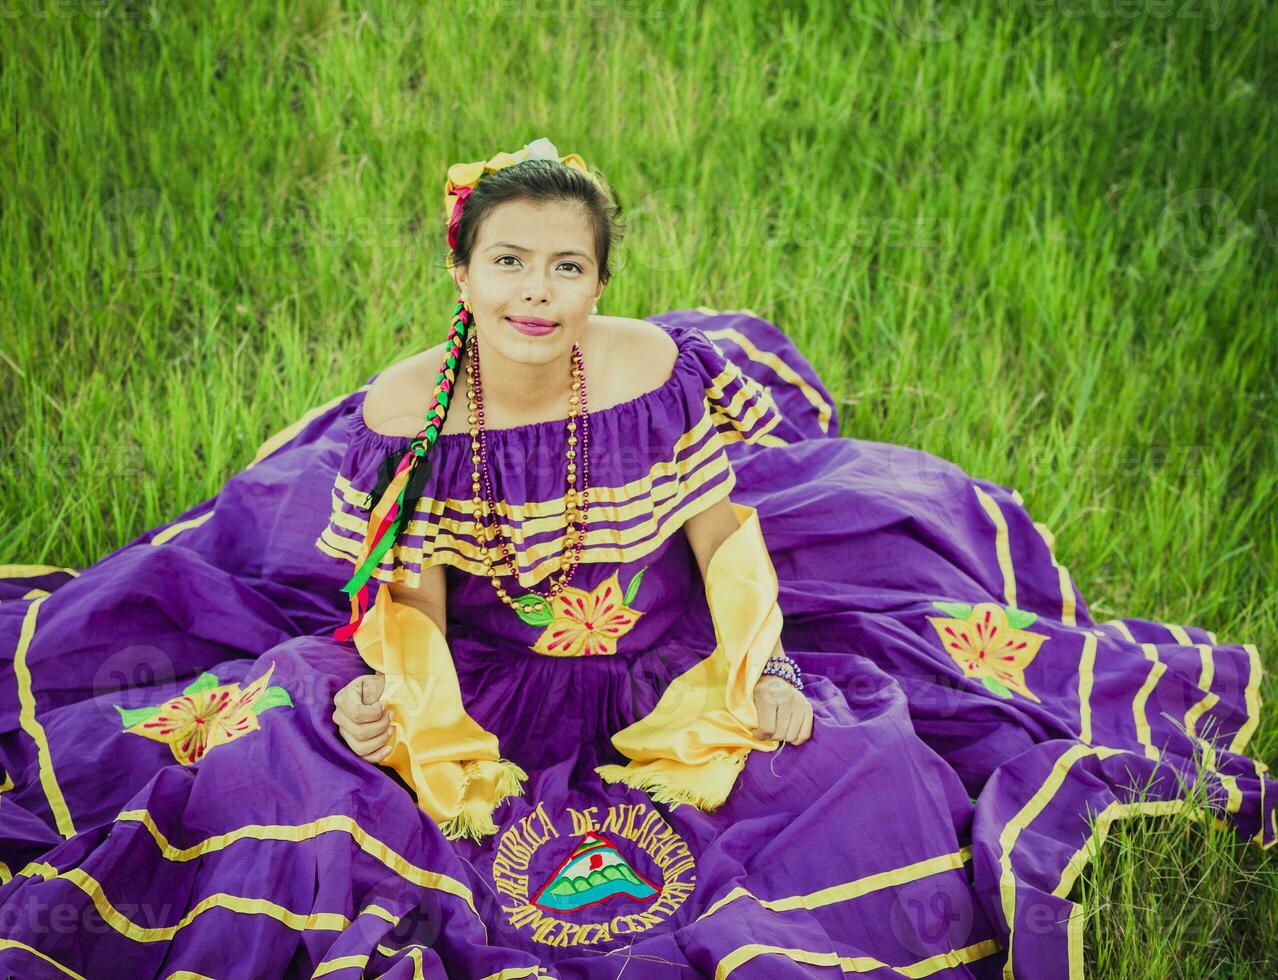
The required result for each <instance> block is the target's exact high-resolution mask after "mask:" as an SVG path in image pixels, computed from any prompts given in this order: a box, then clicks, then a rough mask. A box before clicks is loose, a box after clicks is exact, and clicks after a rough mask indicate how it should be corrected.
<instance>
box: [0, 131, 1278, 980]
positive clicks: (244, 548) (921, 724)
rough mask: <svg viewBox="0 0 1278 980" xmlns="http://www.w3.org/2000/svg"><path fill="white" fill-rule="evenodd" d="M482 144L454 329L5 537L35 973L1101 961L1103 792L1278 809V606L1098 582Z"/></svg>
mask: <svg viewBox="0 0 1278 980" xmlns="http://www.w3.org/2000/svg"><path fill="white" fill-rule="evenodd" d="M448 176H449V179H448V181H447V184H446V188H445V207H446V217H447V219H448V240H449V246H450V258H451V260H452V261H451V263H450V269H451V272H452V275H453V278H454V282H455V284H456V286H457V287H458V292H459V302H458V304H457V306H456V308H455V310H454V311H453V322H452V325H451V328H450V330H449V332H448V336H447V337H446V338H445V340H444V342H443V343H442V344H440V345H439V346H436V347H432V348H430V349H428V350H425V351H423V352H422V353H420V354H416V355H414V356H412V357H410V358H408V359H406V360H404V361H401V362H399V363H396V364H394V365H391V366H390V367H387V368H385V369H384V370H383V371H380V372H378V373H377V374H375V375H373V376H372V377H371V378H370V379H369V381H368V383H367V384H365V385H364V386H362V387H361V388H359V389H358V390H356V391H354V392H351V393H349V394H345V395H342V396H340V397H339V398H337V399H335V400H334V401H333V402H330V403H329V404H327V405H323V406H320V407H319V408H318V409H316V410H314V411H312V412H311V413H308V414H307V416H305V417H304V418H303V419H301V420H299V422H298V423H296V424H295V425H294V426H291V427H290V428H289V429H287V430H285V431H283V432H281V433H279V434H278V435H277V436H276V437H273V438H272V439H271V440H269V441H268V442H267V444H266V445H264V446H263V447H262V449H261V450H260V451H259V453H258V457H257V459H255V460H254V462H253V464H252V465H250V467H249V468H248V469H246V470H244V471H243V472H241V473H239V474H237V475H236V476H234V477H232V478H231V480H229V481H228V482H227V484H226V485H225V486H224V487H223V489H222V490H221V491H220V492H219V494H218V495H217V496H216V497H215V498H213V499H212V500H209V501H206V502H204V503H202V504H200V505H198V506H197V507H195V508H193V509H192V511H190V512H188V513H187V514H184V515H181V516H180V517H179V518H178V519H176V520H175V521H174V522H172V523H170V524H167V525H165V526H163V527H161V528H156V529H154V530H153V531H151V532H148V534H147V535H144V536H143V537H142V538H140V539H139V540H138V541H135V542H133V543H131V544H129V545H127V546H126V547H124V548H122V549H120V551H118V552H116V553H114V554H113V555H109V556H107V557H106V558H104V559H102V560H101V561H100V562H98V563H97V564H95V565H93V566H92V567H90V568H88V569H84V570H82V571H80V572H78V573H75V572H71V571H69V570H54V569H37V568H26V569H15V568H10V569H7V570H6V571H5V574H7V575H8V576H9V577H8V578H4V579H0V599H2V600H3V601H0V641H2V642H3V643H4V644H6V645H5V647H4V648H5V649H8V650H11V651H13V656H12V666H11V669H10V670H8V671H7V672H6V673H5V674H4V675H3V676H4V685H5V686H4V688H3V695H4V696H3V700H0V711H4V712H6V714H5V715H3V720H4V721H5V722H6V723H7V724H5V726H4V728H3V729H0V732H3V734H0V761H2V762H3V765H4V771H5V773H6V774H7V779H6V783H8V786H7V790H6V791H5V792H4V794H3V796H2V797H0V813H3V814H4V816H5V817H6V820H5V821H4V824H3V836H0V858H2V859H3V860H4V861H5V862H6V863H5V865H4V866H3V867H2V868H0V877H3V879H4V884H3V885H2V886H0V919H2V922H3V925H0V968H4V970H5V971H6V972H8V973H12V974H16V975H21V976H44V975H49V976H66V975H76V974H79V975H84V976H106V975H120V976H124V975H127V976H130V977H143V976H193V975H203V976H217V977H241V976H242V977H255V978H260V977H283V976H290V977H291V976H299V977H301V976H329V975H336V976H361V975H365V972H367V974H368V975H375V976H381V975H386V976H391V975H396V976H398V975H403V976H409V975H412V976H432V977H445V976H447V977H521V976H555V977H610V978H611V977H616V976H619V975H623V974H624V975H625V976H627V977H660V978H665V977H678V976H685V977H725V976H732V977H737V978H750V977H760V978H762V977H767V978H775V977H809V976H810V977H836V976H842V975H843V974H845V973H849V972H851V973H857V972H861V973H867V972H868V973H873V972H882V973H883V974H884V975H888V974H892V975H896V974H900V973H903V974H905V975H907V976H943V977H993V976H997V975H999V974H1000V973H1006V975H1022V976H1061V977H1065V976H1071V975H1074V974H1075V973H1076V972H1078V971H1079V970H1080V969H1081V966H1080V964H1079V962H1078V958H1079V955H1080V952H1081V940H1082V937H1081V934H1080V931H1079V928H1078V923H1079V922H1080V921H1081V919H1080V917H1079V915H1078V908H1077V906H1076V905H1075V903H1073V902H1072V901H1070V899H1069V894H1070V890H1071V886H1072V884H1073V882H1074V881H1075V880H1076V879H1077V877H1078V875H1079V873H1080V872H1081V870H1082V868H1083V867H1084V865H1085V862H1086V854H1087V851H1086V846H1087V844H1088V841H1089V838H1090V836H1091V834H1092V828H1091V826H1090V825H1089V822H1088V820H1089V816H1091V817H1095V816H1100V817H1101V823H1102V824H1104V823H1106V822H1108V821H1109V820H1112V819H1114V818H1115V817H1117V816H1123V815H1127V814H1130V813H1134V812H1142V811H1145V812H1166V811H1167V810H1168V809H1169V808H1171V807H1172V806H1175V805H1177V803H1178V801H1180V800H1181V799H1182V798H1183V796H1184V793H1185V787H1184V785H1182V782H1181V780H1184V779H1187V778H1188V779H1192V778H1194V776H1195V772H1196V767H1197V766H1201V767H1202V772H1203V774H1204V775H1203V776H1202V778H1204V779H1205V780H1206V782H1207V788H1208V789H1209V796H1210V800H1211V810H1210V812H1209V814H1208V816H1209V817H1211V818H1212V819H1219V820H1227V821H1229V822H1230V823H1231V824H1232V825H1233V826H1235V827H1236V828H1237V829H1238V830H1239V831H1240V832H1241V833H1243V834H1245V835H1247V836H1248V837H1252V838H1253V839H1255V840H1256V842H1257V843H1259V844H1261V845H1263V846H1269V845H1271V844H1272V843H1273V842H1274V840H1275V838H1276V835H1278V829H1276V828H1275V824H1274V819H1275V817H1274V805H1275V802H1276V801H1278V793H1276V792H1275V790H1278V787H1276V786H1275V785H1274V784H1273V782H1272V781H1271V780H1269V778H1268V776H1267V775H1266V773H1265V767H1264V766H1263V765H1262V764H1260V763H1257V762H1254V761H1252V760H1250V759H1248V758H1247V757H1245V756H1244V755H1242V754H1241V753H1242V752H1243V751H1244V750H1245V748H1246V744H1247V741H1248V738H1249V737H1250V735H1251V732H1252V731H1253V730H1254V728H1255V725H1256V722H1257V712H1258V710H1259V694H1258V683H1259V664H1258V659H1257V656H1256V651H1255V649H1254V648H1253V647H1250V646H1247V645H1243V646H1237V645H1228V644H1221V643H1218V642H1217V640H1216V638H1215V637H1214V636H1213V635H1212V634H1210V633H1207V632H1205V631H1204V630H1202V629H1198V628H1196V627H1182V626H1178V625H1169V624H1160V623H1157V622H1153V621H1148V620H1140V619H1133V618H1129V619H1123V620H1115V621H1111V622H1108V623H1104V624H1096V623H1095V622H1093V621H1092V619H1091V617H1090V616H1089V614H1088V612H1087V608H1086V605H1085V603H1084V602H1083V599H1082V597H1081V595H1080V594H1079V593H1078V591H1077V589H1076V588H1075V586H1074V583H1073V582H1072V580H1071V579H1070V577H1069V575H1068V573H1067V572H1066V571H1065V569H1063V568H1062V567H1061V566H1060V565H1059V564H1058V563H1057V561H1056V560H1055V557H1054V556H1053V553H1052V550H1051V543H1050V537H1049V536H1048V535H1047V533H1046V531H1045V529H1043V528H1042V527H1041V526H1039V525H1036V524H1035V523H1034V522H1033V521H1032V519H1031V518H1030V517H1029V515H1028V514H1027V513H1026V511H1025V509H1024V507H1023V506H1022V504H1021V500H1020V497H1019V495H1018V494H1016V493H1015V491H1012V490H1010V489H1008V488H1006V487H1002V486H999V485H997V484H992V483H989V482H987V481H983V480H979V479H973V478H971V477H969V476H967V475H966V474H964V473H962V472H961V471H960V470H958V469H957V468H956V467H954V466H953V465H951V464H949V463H947V462H945V461H943V460H939V459H937V458H935V457H932V456H929V455H927V454H924V453H921V452H917V451H913V450H909V449H905V448H902V447H899V446H890V445H886V444H883V443H876V442H871V441H863V440H857V439H852V438H844V437H840V436H839V435H838V419H837V414H836V412H835V409H834V406H833V404H832V402H831V398H830V395H829V393H828V391H827V390H826V389H825V387H824V385H823V384H822V382H821V380H820V378H819V377H818V375H817V374H816V372H815V371H814V370H813V369H812V366H811V365H810V364H809V363H808V361H807V360H806V359H805V358H804V357H803V356H802V354H801V353H800V352H799V351H798V349H797V348H796V347H795V346H794V344H793V343H792V342H791V341H790V340H789V339H788V338H787V337H786V336H785V334H783V333H782V332H781V331H780V330H779V329H778V328H777V327H776V326H774V325H773V324H771V323H769V322H768V321H766V320H764V319H763V318H761V317H759V316H757V315H755V314H753V313H750V312H738V313H729V314H720V313H716V312H714V311H710V310H706V309H705V308H700V309H695V310H692V309H689V310H677V311H672V312H669V313H664V314H659V315H657V316H655V317H652V318H650V319H647V320H642V319H629V318H625V317H608V316H600V315H598V313H597V310H596V304H597V302H598V300H599V298H600V297H601V296H602V294H603V291H604V289H605V287H606V285H607V284H608V282H609V280H610V278H611V267H610V260H611V258H612V253H613V250H614V247H615V245H616V242H617V236H618V226H617V223H616V221H617V218H618V216H619V214H620V206H619V205H618V203H617V201H616V196H615V194H614V193H613V192H612V191H611V189H610V188H609V187H608V186H607V184H606V183H605V182H604V180H603V178H602V177H601V176H600V175H599V174H598V173H597V172H596V171H593V170H591V169H590V168H588V167H587V166H586V165H585V164H584V162H583V161H582V160H581V159H580V158H579V157H576V156H573V155H570V156H567V157H561V156H559V154H558V152H557V150H556V149H555V148H554V147H553V146H551V145H550V144H549V143H548V141H545V140H538V141H536V142H534V143H532V144H529V145H528V146H525V147H524V148H523V149H522V150H520V151H519V152H517V153H513V154H511V153H502V154H498V155H497V156H496V157H494V158H492V159H490V160H486V161H481V162H478V163H473V164H458V165H455V166H454V167H452V168H450V170H449V175H448ZM317 551H318V552H319V553H322V556H324V557H321V555H320V554H317ZM339 589H340V590H341V592H342V593H344V594H345V596H346V598H347V599H348V600H349V619H348V621H347V622H346V623H345V624H342V623H341V622H340V620H339V614H340V612H341V611H342V609H341V607H340V606H339V605H336V604H334V603H333V602H330V601H329V597H330V596H332V595H336V594H338V592H339ZM348 747H349V748H348ZM352 750H353V751H352Z"/></svg>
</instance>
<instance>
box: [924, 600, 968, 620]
mask: <svg viewBox="0 0 1278 980" xmlns="http://www.w3.org/2000/svg"><path fill="white" fill-rule="evenodd" d="M932 605H934V606H936V608H937V609H939V610H941V612H943V613H945V614H946V615H947V616H952V617H953V618H955V619H967V618H968V617H969V616H971V615H972V607H971V606H969V605H968V604H967V603H965V602H933V603H932Z"/></svg>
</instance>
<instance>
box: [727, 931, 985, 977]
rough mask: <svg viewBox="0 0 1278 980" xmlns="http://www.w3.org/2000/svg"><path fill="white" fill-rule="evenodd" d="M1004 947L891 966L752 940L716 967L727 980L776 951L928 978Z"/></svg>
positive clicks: (795, 958) (979, 947)
mask: <svg viewBox="0 0 1278 980" xmlns="http://www.w3.org/2000/svg"><path fill="white" fill-rule="evenodd" d="M1001 948H1002V947H1000V946H999V944H998V941H997V940H994V939H987V940H985V941H983V942H979V943H973V944H972V945H971V946H964V947H963V948H962V949H955V950H951V951H950V952H947V953H937V954H936V955H935V956H929V957H927V958H925V959H921V960H918V961H916V962H914V963H907V964H905V965H904V966H889V965H888V964H887V963H884V962H882V961H881V960H876V959H875V958H874V957H873V956H840V955H839V954H838V953H816V952H813V951H811V950H806V949H795V948H794V947H789V946H769V945H765V944H763V943H751V944H750V945H748V946H741V947H738V948H737V949H734V950H733V951H732V952H731V953H729V954H728V955H727V956H725V957H724V958H723V959H721V960H720V961H719V963H718V965H717V966H716V967H715V972H714V976H715V980H725V978H726V977H728V976H729V975H730V974H731V973H732V971H733V970H736V969H737V968H738V967H741V966H744V965H745V964H746V963H749V962H750V961H751V960H753V959H754V958H755V957H757V956H765V955H768V954H773V955H777V956H784V957H785V958H786V959H788V960H790V961H791V962H794V963H809V964H811V965H813V966H834V967H838V968H839V969H841V970H842V971H843V972H844V973H869V972H871V971H872V970H891V971H892V972H893V973H896V974H899V975H900V976H903V977H929V976H931V975H932V974H934V973H938V972H940V971H941V970H946V969H950V968H952V967H956V966H962V965H963V964H965V963H972V962H975V961H976V960H980V959H984V958H985V957H987V956H992V955H994V954H995V953H997V952H998V951H999V950H1000V949H1001Z"/></svg>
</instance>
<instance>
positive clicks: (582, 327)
mask: <svg viewBox="0 0 1278 980" xmlns="http://www.w3.org/2000/svg"><path fill="white" fill-rule="evenodd" d="M453 278H454V279H455V280H456V281H457V285H458V288H459V289H460V288H461V287H463V286H465V287H466V289H465V291H466V293H467V302H468V303H469V304H470V309H471V313H472V315H473V317H474V323H475V329H476V330H477V331H478V334H479V337H480V338H481V341H482V343H483V345H484V347H485V348H486V349H493V348H495V349H496V350H497V351H498V352H499V353H500V354H501V355H502V356H503V357H505V358H508V359H509V360H512V361H520V362H523V363H527V364H546V363H551V362H553V361H556V360H559V359H562V358H563V357H565V356H566V355H567V354H568V353H569V352H570V351H571V350H572V345H573V344H574V343H577V342H579V341H580V340H581V339H582V337H584V335H585V332H586V326H587V323H588V321H589V319H590V311H591V308H592V307H593V306H594V304H595V302H596V301H597V300H598V299H599V296H600V294H602V293H603V284H602V283H601V282H600V281H599V267H598V264H597V262H596V261H595V247H594V235H593V234H592V233H591V228H590V224H589V221H588V220H587V218H586V215H585V213H584V212H583V211H582V209H581V208H580V207H578V206H577V205H574V204H570V203H567V202H562V201H553V202H546V203H540V204H533V203H530V202H527V201H512V202H510V203H508V204H502V205H499V206H498V207H496V208H494V209H493V210H492V211H490V212H489V214H488V217H487V218H486V219H485V221H484V223H483V224H482V225H481V226H480V229H479V235H478V240H477V241H476V243H475V248H474V250H473V251H472V253H471V258H470V265H469V266H467V267H462V266H457V267H455V268H454V269H453ZM512 317H513V318H516V319H520V318H535V319H538V320H545V321H550V322H552V323H554V324H555V327H554V328H553V329H551V330H550V332H548V333H544V334H539V335H536V336H534V335H531V334H526V333H522V332H520V331H519V330H518V329H517V328H516V327H515V325H514V324H513V323H511V321H510V318H512Z"/></svg>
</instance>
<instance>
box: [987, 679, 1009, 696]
mask: <svg viewBox="0 0 1278 980" xmlns="http://www.w3.org/2000/svg"><path fill="white" fill-rule="evenodd" d="M981 683H982V684H984V685H985V687H986V688H987V689H988V690H990V691H993V692H994V693H995V694H997V695H998V696H999V697H1000V698H1009V699H1010V698H1011V696H1012V692H1011V691H1009V690H1008V689H1007V686H1006V685H1005V684H1004V683H1003V682H1002V681H1000V680H999V679H998V678H996V677H982V678H981Z"/></svg>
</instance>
